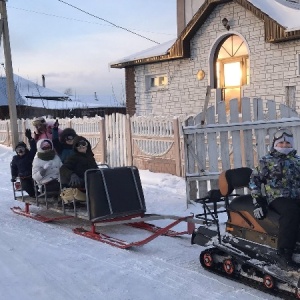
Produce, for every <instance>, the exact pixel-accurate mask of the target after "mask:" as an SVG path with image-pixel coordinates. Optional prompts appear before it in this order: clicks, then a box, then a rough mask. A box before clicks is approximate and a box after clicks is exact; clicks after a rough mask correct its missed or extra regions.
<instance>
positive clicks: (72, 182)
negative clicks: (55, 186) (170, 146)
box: [69, 173, 81, 187]
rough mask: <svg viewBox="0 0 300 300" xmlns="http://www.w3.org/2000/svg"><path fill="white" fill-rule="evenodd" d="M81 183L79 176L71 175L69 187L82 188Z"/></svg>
mask: <svg viewBox="0 0 300 300" xmlns="http://www.w3.org/2000/svg"><path fill="white" fill-rule="evenodd" d="M80 183H81V180H80V178H79V177H78V175H76V174H75V173H73V174H72V175H71V179H70V182H69V186H71V187H76V186H80Z"/></svg>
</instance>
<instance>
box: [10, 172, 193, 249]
mask: <svg viewBox="0 0 300 300" xmlns="http://www.w3.org/2000/svg"><path fill="white" fill-rule="evenodd" d="M85 191H86V202H85V203H84V205H82V202H81V205H80V207H79V203H78V202H76V201H75V200H76V199H74V201H73V202H72V203H73V208H69V207H68V208H66V205H65V204H64V201H62V200H61V199H60V198H59V197H58V198H57V199H52V200H50V199H51V197H50V196H51V195H49V197H48V196H47V194H45V195H43V197H42V199H41V198H40V197H38V196H36V198H30V197H29V196H26V195H24V194H23V192H22V191H21V196H16V192H17V191H15V190H14V196H15V200H18V201H21V202H24V204H25V208H24V210H22V209H21V208H20V207H13V208H11V210H12V211H13V212H14V213H16V214H18V215H22V216H25V217H29V218H32V219H35V220H37V221H40V222H43V223H46V222H56V221H61V220H64V219H68V218H81V219H84V220H87V221H90V222H91V229H90V230H87V229H85V228H75V229H73V232H74V233H76V234H78V235H81V236H84V237H88V238H91V239H94V240H97V241H99V242H103V243H106V244H110V245H112V246H115V247H118V248H121V249H128V248H132V247H138V246H142V245H145V244H147V243H149V242H150V241H152V240H153V239H155V238H157V237H159V236H161V235H165V236H169V237H179V236H182V235H185V234H191V233H192V232H193V231H194V228H195V225H194V224H195V223H198V221H197V220H195V219H194V216H193V215H189V216H174V215H159V214H146V203H145V199H144V194H143V189H142V185H141V180H140V176H139V172H138V169H137V168H135V167H119V168H100V169H90V170H87V171H86V172H85ZM31 205H33V206H37V207H41V208H46V209H47V210H51V211H55V212H58V213H60V214H62V215H61V216H58V217H47V216H43V215H41V214H39V213H32V212H30V211H29V208H30V206H31ZM163 219H164V220H168V219H169V220H171V223H170V224H168V225H167V226H164V227H159V226H156V225H154V224H151V223H148V221H155V220H163ZM180 222H187V230H184V231H175V230H172V228H173V227H175V226H176V225H177V224H179V223H180ZM118 225H127V226H130V227H135V228H139V229H143V230H146V231H149V232H151V233H152V234H151V235H150V236H148V237H146V238H144V239H143V240H141V241H136V242H126V241H123V240H121V239H117V238H114V237H111V236H108V235H107V234H104V233H103V232H101V230H100V229H99V228H102V231H103V228H104V227H105V226H118ZM96 227H98V231H97V230H96Z"/></svg>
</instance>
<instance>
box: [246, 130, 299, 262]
mask: <svg viewBox="0 0 300 300" xmlns="http://www.w3.org/2000/svg"><path fill="white" fill-rule="evenodd" d="M296 154H297V151H296V150H295V149H294V139H293V134H292V133H291V132H290V131H289V130H282V129H281V130H278V131H277V132H276V133H275V135H274V138H273V143H272V147H271V149H270V151H269V153H268V154H267V155H265V156H264V157H262V158H261V159H260V161H259V165H258V166H257V167H256V168H255V169H254V170H253V172H252V174H251V176H250V183H249V189H250V191H251V196H252V198H253V204H254V211H253V214H254V216H255V217H256V218H257V219H259V220H261V219H263V218H265V216H266V213H267V209H269V208H270V209H273V210H275V211H276V212H277V213H278V214H279V215H280V219H279V235H278V255H279V256H280V257H281V258H282V259H283V261H284V264H285V265H294V264H295V263H294V262H293V261H292V254H293V251H294V248H295V246H296V242H297V235H298V229H299V225H300V157H299V156H298V155H296Z"/></svg>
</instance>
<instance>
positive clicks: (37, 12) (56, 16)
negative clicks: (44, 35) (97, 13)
mask: <svg viewBox="0 0 300 300" xmlns="http://www.w3.org/2000/svg"><path fill="white" fill-rule="evenodd" d="M7 7H8V8H13V9H18V10H23V11H26V12H30V13H35V14H40V15H45V16H49V17H54V18H60V19H66V20H70V21H76V22H82V23H88V24H96V25H100V26H109V27H115V26H112V25H105V24H100V23H97V22H90V21H85V20H79V19H74V18H68V17H64V16H58V15H54V14H47V13H44V12H40V11H35V10H29V9H25V8H20V7H14V6H7ZM137 31H143V32H147V33H155V34H163V35H172V36H174V34H172V33H164V32H154V31H148V30H138V29H137Z"/></svg>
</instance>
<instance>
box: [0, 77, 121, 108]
mask: <svg viewBox="0 0 300 300" xmlns="http://www.w3.org/2000/svg"><path fill="white" fill-rule="evenodd" d="M14 83H15V86H16V92H15V94H16V95H15V96H16V103H17V105H26V106H32V107H40V108H47V109H78V108H82V109H84V108H96V107H122V106H124V105H122V104H121V103H119V101H118V100H117V99H116V98H115V97H112V96H103V95H101V96H97V99H98V101H97V100H95V95H85V96H84V95H80V96H76V97H75V96H73V97H72V96H71V97H68V96H67V95H66V94H64V93H59V92H56V91H53V90H51V89H48V88H46V87H43V86H40V85H38V84H37V83H34V82H32V81H30V80H27V79H25V78H23V77H21V76H18V75H16V74H14ZM28 97H29V98H28ZM30 97H56V98H69V99H70V100H69V101H61V100H45V99H41V98H35V99H32V98H30ZM1 105H4V106H6V105H8V99H7V91H6V77H3V76H2V77H1V76H0V106H1Z"/></svg>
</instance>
